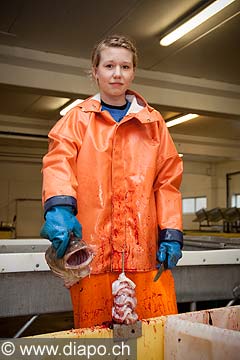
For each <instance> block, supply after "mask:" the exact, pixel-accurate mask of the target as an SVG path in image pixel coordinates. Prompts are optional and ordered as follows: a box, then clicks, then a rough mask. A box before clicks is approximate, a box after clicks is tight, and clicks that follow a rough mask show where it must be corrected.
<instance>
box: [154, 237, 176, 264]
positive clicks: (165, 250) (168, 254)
mask: <svg viewBox="0 0 240 360" xmlns="http://www.w3.org/2000/svg"><path fill="white" fill-rule="evenodd" d="M181 257H182V251H181V245H180V243H179V242H178V241H163V242H161V244H160V246H159V250H158V252H157V259H158V261H159V262H160V263H163V262H164V261H165V260H166V258H167V268H168V269H172V268H174V266H176V265H177V262H178V260H179V259H181Z"/></svg>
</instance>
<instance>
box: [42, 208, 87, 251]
mask: <svg viewBox="0 0 240 360" xmlns="http://www.w3.org/2000/svg"><path fill="white" fill-rule="evenodd" d="M45 220H46V221H45V223H44V225H43V226H42V229H41V232H40V235H41V237H43V238H45V239H49V240H50V241H51V242H52V246H53V247H54V248H55V249H56V253H57V257H58V258H61V257H63V255H64V254H65V251H66V249H67V247H68V243H69V239H70V234H71V233H73V234H74V235H75V236H76V237H79V238H82V226H81V224H80V223H79V221H78V220H77V218H76V216H75V215H74V209H73V208H72V206H68V205H66V206H62V205H58V206H53V207H52V208H50V209H49V210H48V211H47V213H46V215H45Z"/></svg>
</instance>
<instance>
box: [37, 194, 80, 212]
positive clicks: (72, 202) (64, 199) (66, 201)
mask: <svg viewBox="0 0 240 360" xmlns="http://www.w3.org/2000/svg"><path fill="white" fill-rule="evenodd" d="M58 205H62V206H65V205H69V206H72V207H73V209H74V214H75V215H76V214H77V200H76V199H75V198H74V197H72V196H67V195H59V196H53V197H51V198H49V199H47V201H46V202H45V204H44V216H45V214H46V212H47V211H48V210H49V209H51V208H52V207H53V206H58Z"/></svg>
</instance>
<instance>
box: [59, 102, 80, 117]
mask: <svg viewBox="0 0 240 360" xmlns="http://www.w3.org/2000/svg"><path fill="white" fill-rule="evenodd" d="M83 101H84V100H82V99H77V100H75V101H73V102H72V103H71V104H69V105H68V106H66V107H65V108H63V109H62V110H61V111H60V115H62V116H64V115H66V113H67V112H68V111H69V110H70V109H72V108H73V107H74V106H77V105H78V104H80V103H81V102H83Z"/></svg>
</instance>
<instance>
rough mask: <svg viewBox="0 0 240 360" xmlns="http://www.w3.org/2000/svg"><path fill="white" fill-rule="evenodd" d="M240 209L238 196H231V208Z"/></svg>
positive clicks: (239, 196) (239, 195) (239, 197)
mask: <svg viewBox="0 0 240 360" xmlns="http://www.w3.org/2000/svg"><path fill="white" fill-rule="evenodd" d="M234 206H236V207H238V208H240V194H233V195H232V207H234Z"/></svg>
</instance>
